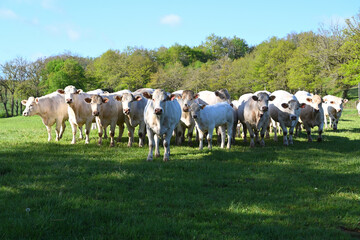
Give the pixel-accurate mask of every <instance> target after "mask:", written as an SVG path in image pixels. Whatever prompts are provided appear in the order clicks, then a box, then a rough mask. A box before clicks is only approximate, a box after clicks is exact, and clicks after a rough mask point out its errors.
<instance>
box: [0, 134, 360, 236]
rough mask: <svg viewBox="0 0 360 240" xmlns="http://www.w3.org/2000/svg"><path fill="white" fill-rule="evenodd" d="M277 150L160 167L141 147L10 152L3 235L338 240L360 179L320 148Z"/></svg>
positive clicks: (210, 154) (217, 153)
mask: <svg viewBox="0 0 360 240" xmlns="http://www.w3.org/2000/svg"><path fill="white" fill-rule="evenodd" d="M326 141H328V142H331V141H336V142H339V141H342V142H344V144H346V143H347V142H346V141H348V140H347V139H346V138H339V137H332V136H329V137H328V138H327V139H326ZM275 144H281V143H274V144H273V143H270V144H269V145H270V146H269V147H265V148H262V149H248V148H246V149H243V151H242V152H240V151H238V149H237V148H240V147H237V148H236V147H235V149H232V150H230V151H227V150H222V149H218V148H216V147H215V148H214V149H213V150H212V151H209V150H204V151H198V150H197V149H196V150H194V149H191V148H185V149H181V148H176V147H173V148H172V156H171V160H170V162H167V163H164V162H162V158H161V157H160V158H156V159H154V161H153V162H146V161H144V159H145V158H146V155H147V151H148V148H147V146H145V147H144V149H135V148H132V149H129V148H126V149H123V148H112V149H110V148H108V147H104V146H102V147H99V146H97V145H95V144H90V145H86V146H85V145H65V144H56V143H53V144H33V143H28V144H24V145H22V146H21V147H14V148H12V149H9V150H8V151H3V152H2V153H3V154H4V156H5V158H2V161H1V163H2V166H1V167H0V173H3V174H2V175H0V183H1V186H2V187H1V188H0V193H1V194H0V200H1V201H2V202H3V203H4V204H3V205H2V206H0V210H1V211H0V212H1V215H0V216H1V222H2V224H1V226H0V232H1V234H0V236H2V237H3V238H28V239H39V238H42V239H44V238H45V239H46V238H52V239H63V238H93V239H98V238H118V237H119V238H126V239H129V238H131V239H134V238H135V239H154V238H155V239H190V238H195V239H220V238H224V236H226V237H225V238H234V239H241V238H243V239H251V238H253V239H259V238H260V239H264V238H281V239H293V238H302V239H304V238H311V239H330V238H337V237H338V238H345V237H346V236H347V235H345V234H343V233H342V232H341V231H340V230H339V226H343V225H346V224H348V221H349V220H348V218H349V217H351V219H352V218H354V216H358V212H359V210H360V207H359V206H358V200H357V199H356V198H354V197H353V195H351V193H353V192H358V190H359V179H360V175H359V174H354V173H348V172H347V173H344V172H341V171H337V170H330V169H333V168H332V167H330V168H328V167H327V164H330V163H329V162H327V161H326V160H327V159H333V158H334V152H339V153H342V150H341V151H339V150H336V149H331V150H329V151H322V152H321V156H320V155H317V154H313V155H312V154H311V151H312V150H313V149H314V148H315V150H318V149H325V148H326V147H325V145H324V144H323V145H322V144H317V143H311V144H309V143H307V142H296V143H295V144H296V145H298V146H297V147H294V148H291V147H289V148H287V149H285V150H284V148H283V147H282V146H280V147H278V146H275ZM356 144H359V143H358V142H357V143H356ZM353 151H355V150H353ZM162 153H163V150H161V154H162ZM283 154H286V159H285V158H283ZM309 156H312V157H309ZM344 161H346V159H344ZM324 165H325V166H324ZM26 208H29V209H31V210H30V211H29V212H26V211H25V209H26Z"/></svg>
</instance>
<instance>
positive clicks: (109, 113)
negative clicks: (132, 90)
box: [84, 94, 122, 147]
mask: <svg viewBox="0 0 360 240" xmlns="http://www.w3.org/2000/svg"><path fill="white" fill-rule="evenodd" d="M84 101H85V102H86V103H88V104H90V105H91V111H92V115H93V116H95V117H96V122H97V124H98V129H99V130H98V133H99V142H98V144H99V145H101V144H102V135H103V129H106V127H107V126H109V125H110V147H114V146H115V143H114V136H115V128H116V124H117V123H118V118H119V115H120V114H121V112H120V111H122V107H121V103H118V102H117V101H115V99H114V95H111V94H107V95H106V96H101V95H97V94H95V95H92V96H91V97H88V98H85V99H84Z"/></svg>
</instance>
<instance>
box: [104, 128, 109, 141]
mask: <svg viewBox="0 0 360 240" xmlns="http://www.w3.org/2000/svg"><path fill="white" fill-rule="evenodd" d="M106 128H107V127H104V139H107V138H108V135H107V130H106Z"/></svg>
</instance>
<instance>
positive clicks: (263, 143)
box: [260, 126, 268, 147]
mask: <svg viewBox="0 0 360 240" xmlns="http://www.w3.org/2000/svg"><path fill="white" fill-rule="evenodd" d="M265 132H266V133H268V126H267V127H263V128H262V129H261V132H260V137H261V141H260V146H262V147H265V140H264V136H265Z"/></svg>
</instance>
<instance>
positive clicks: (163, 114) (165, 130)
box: [143, 89, 181, 161]
mask: <svg viewBox="0 0 360 240" xmlns="http://www.w3.org/2000/svg"><path fill="white" fill-rule="evenodd" d="M143 96H144V97H146V98H148V99H150V100H149V101H148V103H147V105H146V107H145V109H144V120H145V124H146V130H147V135H148V139H149V154H148V157H147V160H148V161H152V159H153V149H154V143H155V157H158V156H160V151H159V138H161V137H163V138H164V142H163V144H164V149H165V152H164V161H168V160H169V155H170V139H171V136H172V133H173V131H174V129H175V127H176V126H177V124H178V123H179V121H180V118H181V108H180V104H179V103H178V102H177V100H173V101H171V97H169V96H168V95H167V94H166V92H165V91H164V90H162V89H156V90H155V91H154V93H153V94H149V93H148V92H144V93H143Z"/></svg>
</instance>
